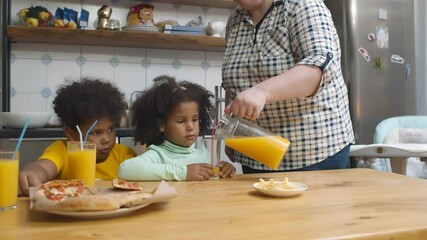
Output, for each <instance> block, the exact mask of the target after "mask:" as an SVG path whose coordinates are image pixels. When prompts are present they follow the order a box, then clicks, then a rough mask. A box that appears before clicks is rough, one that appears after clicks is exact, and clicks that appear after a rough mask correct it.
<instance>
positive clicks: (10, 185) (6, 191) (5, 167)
mask: <svg viewBox="0 0 427 240" xmlns="http://www.w3.org/2000/svg"><path fill="white" fill-rule="evenodd" d="M18 175H19V153H18V152H16V154H15V152H12V151H3V150H0V211H6V210H8V209H13V208H16V204H17V202H18Z"/></svg>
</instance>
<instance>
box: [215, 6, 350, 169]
mask: <svg viewBox="0 0 427 240" xmlns="http://www.w3.org/2000/svg"><path fill="white" fill-rule="evenodd" d="M259 24H260V26H259V28H258V30H257V29H256V27H255V26H254V25H253V24H252V21H251V19H250V17H249V15H248V13H247V12H246V10H244V9H242V8H240V7H237V8H236V9H235V10H234V11H233V13H232V15H231V16H230V18H229V19H228V22H227V30H226V47H225V54H224V62H223V66H222V78H223V86H224V88H225V90H226V93H227V94H228V95H229V96H230V97H231V99H233V98H234V97H235V96H236V94H238V93H239V92H241V91H244V90H246V89H248V88H250V87H252V86H254V85H256V84H258V83H260V82H262V81H265V80H267V79H269V78H271V77H274V76H277V75H280V74H282V73H283V72H285V71H286V70H289V69H291V68H292V67H294V66H296V65H306V66H317V67H320V68H321V69H322V71H323V74H322V79H321V82H320V85H319V87H318V90H317V92H316V93H315V94H314V96H311V97H306V98H298V99H292V100H285V101H278V102H272V103H267V104H266V105H265V107H264V109H263V111H262V112H261V115H260V117H259V118H258V119H257V120H256V121H255V123H256V124H258V125H259V126H261V127H263V128H265V129H268V130H270V131H271V132H273V133H276V134H279V135H281V136H283V137H285V138H287V139H289V140H290V141H291V146H290V148H289V151H288V153H287V154H286V156H285V158H284V160H283V162H282V164H281V166H280V167H279V170H290V169H297V168H301V167H305V166H309V165H312V164H315V163H317V162H320V161H322V160H324V159H326V158H327V157H329V156H332V155H334V154H335V153H337V152H339V151H340V150H341V149H342V148H344V147H345V146H347V145H348V144H350V143H353V142H354V136H353V129H352V124H351V120H350V113H349V104H348V96H347V88H346V85H345V82H344V79H343V76H342V73H341V66H340V64H341V63H340V57H341V52H340V46H339V39H338V35H337V33H336V29H335V27H334V24H333V22H332V18H331V16H330V12H329V10H328V9H327V8H326V6H325V5H324V4H323V2H322V1H321V0H276V1H275V2H274V4H273V6H272V8H271V9H270V10H269V11H267V13H266V15H265V16H264V18H263V20H262V22H260V23H259ZM254 147H256V146H254ZM234 159H235V161H237V162H240V163H242V164H243V165H246V166H249V167H251V168H254V169H262V170H271V169H269V168H268V167H266V166H265V165H263V164H261V163H259V162H256V161H254V160H252V159H250V158H248V157H246V156H244V155H242V154H240V153H238V152H235V156H234Z"/></svg>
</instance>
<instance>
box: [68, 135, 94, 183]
mask: <svg viewBox="0 0 427 240" xmlns="http://www.w3.org/2000/svg"><path fill="white" fill-rule="evenodd" d="M67 148H68V166H69V168H70V173H69V178H70V179H83V180H84V182H85V185H87V186H94V185H95V171H96V144H95V143H83V144H82V143H81V142H78V141H68V142H67Z"/></svg>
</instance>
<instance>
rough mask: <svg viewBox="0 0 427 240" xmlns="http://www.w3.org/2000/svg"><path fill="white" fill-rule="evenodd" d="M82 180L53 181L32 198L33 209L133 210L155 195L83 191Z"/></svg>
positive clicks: (137, 192) (104, 190) (129, 192)
mask: <svg viewBox="0 0 427 240" xmlns="http://www.w3.org/2000/svg"><path fill="white" fill-rule="evenodd" d="M84 190H85V186H84V183H83V181H82V180H53V181H50V182H47V183H44V184H42V185H41V186H40V187H38V188H37V189H36V190H35V192H34V194H33V196H30V197H31V200H32V208H33V209H36V210H52V209H54V210H61V211H106V210H117V209H119V208H130V207H133V206H137V205H140V204H142V203H143V201H144V200H145V199H147V198H149V197H151V196H152V194H151V193H147V192H142V191H140V190H139V191H126V192H117V191H114V190H113V189H111V188H104V189H100V190H99V191H96V192H93V191H84Z"/></svg>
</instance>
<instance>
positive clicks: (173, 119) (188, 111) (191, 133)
mask: <svg viewBox="0 0 427 240" xmlns="http://www.w3.org/2000/svg"><path fill="white" fill-rule="evenodd" d="M160 131H162V132H163V133H164V136H165V139H166V140H168V141H169V142H172V143H174V144H176V145H179V146H183V147H189V146H191V145H192V144H193V143H194V142H195V141H196V139H197V137H198V136H199V105H198V104H197V103H196V102H183V103H180V104H179V105H178V106H177V107H176V108H175V111H173V112H172V113H171V114H170V116H169V117H168V119H167V120H166V123H165V124H164V125H163V126H161V127H160Z"/></svg>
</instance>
